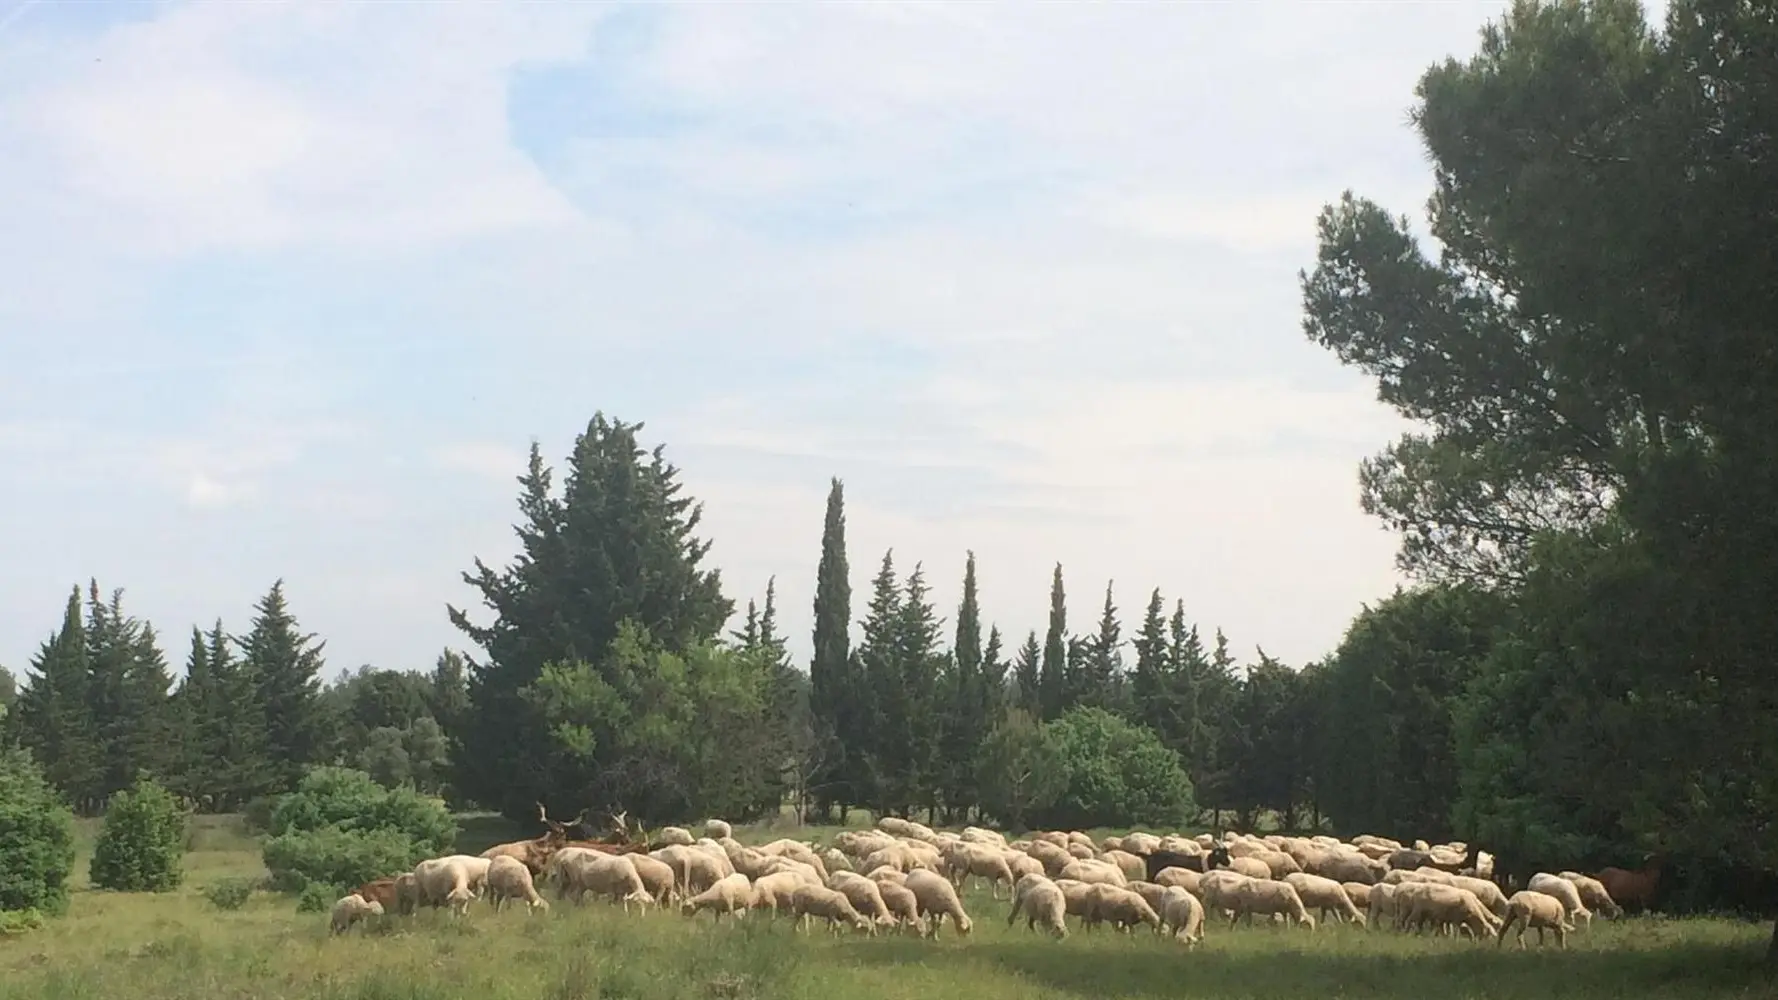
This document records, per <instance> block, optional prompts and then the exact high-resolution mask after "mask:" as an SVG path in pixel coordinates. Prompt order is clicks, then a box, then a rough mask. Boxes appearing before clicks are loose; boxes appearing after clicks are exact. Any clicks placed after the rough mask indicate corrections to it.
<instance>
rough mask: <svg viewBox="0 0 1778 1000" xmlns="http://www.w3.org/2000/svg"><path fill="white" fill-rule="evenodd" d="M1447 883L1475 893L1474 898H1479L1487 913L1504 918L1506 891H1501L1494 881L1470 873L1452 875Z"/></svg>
mask: <svg viewBox="0 0 1778 1000" xmlns="http://www.w3.org/2000/svg"><path fill="white" fill-rule="evenodd" d="M1447 884H1449V885H1454V886H1456V887H1457V888H1459V889H1468V890H1469V891H1470V892H1473V893H1475V898H1476V899H1478V900H1481V903H1482V905H1483V906H1485V907H1487V908H1488V912H1489V913H1492V914H1494V916H1496V917H1498V918H1499V919H1501V920H1505V919H1506V893H1504V892H1501V891H1500V887H1499V886H1497V885H1495V884H1494V883H1492V882H1490V881H1488V880H1487V879H1485V878H1476V877H1474V876H1471V875H1453V876H1451V881H1450V882H1449V883H1447Z"/></svg>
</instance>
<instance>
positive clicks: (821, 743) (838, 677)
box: [805, 479, 863, 821]
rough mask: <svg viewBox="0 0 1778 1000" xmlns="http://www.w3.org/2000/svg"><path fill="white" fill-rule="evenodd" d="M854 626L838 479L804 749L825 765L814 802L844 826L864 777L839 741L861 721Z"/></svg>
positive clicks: (826, 532)
mask: <svg viewBox="0 0 1778 1000" xmlns="http://www.w3.org/2000/svg"><path fill="white" fill-rule="evenodd" d="M851 627H852V581H851V570H850V569H849V568H848V565H847V561H846V497H845V487H844V485H843V484H842V483H841V482H840V481H839V480H838V479H834V480H833V481H832V483H831V485H830V486H829V489H828V493H827V513H826V517H825V519H824V522H823V525H822V531H821V563H820V565H819V566H818V567H817V568H816V571H815V626H814V637H813V638H814V654H813V655H812V656H811V657H810V659H809V708H810V713H811V715H810V729H809V734H808V738H807V740H806V741H805V744H806V750H807V752H808V754H809V755H811V756H812V757H818V758H820V760H821V761H822V764H823V766H822V767H821V768H819V769H818V770H817V771H816V772H815V774H814V776H813V780H812V784H813V786H814V788H813V795H814V799H815V803H816V805H817V807H818V808H819V809H820V811H821V813H822V814H823V815H824V816H825V815H827V814H828V813H829V812H830V811H831V810H832V809H833V807H835V806H838V807H839V810H840V819H841V820H842V821H843V820H844V819H845V811H846V808H847V807H848V806H849V805H851V804H853V803H856V802H859V801H861V799H862V793H863V789H862V788H861V787H860V786H859V785H858V784H857V781H858V779H859V776H860V775H861V774H862V772H863V762H862V757H861V756H860V753H859V751H858V750H856V749H855V748H854V745H853V744H852V742H851V741H841V740H840V738H839V734H840V733H847V732H852V731H853V729H854V727H855V726H856V725H858V724H859V723H860V721H861V716H860V712H861V707H860V706H859V705H858V704H857V699H858V698H859V691H860V687H861V683H862V678H861V677H859V676H858V675H857V674H856V673H855V672H854V671H853V669H852V668H853V665H854V664H853V659H852V639H851ZM828 748H831V751H829V749H828Z"/></svg>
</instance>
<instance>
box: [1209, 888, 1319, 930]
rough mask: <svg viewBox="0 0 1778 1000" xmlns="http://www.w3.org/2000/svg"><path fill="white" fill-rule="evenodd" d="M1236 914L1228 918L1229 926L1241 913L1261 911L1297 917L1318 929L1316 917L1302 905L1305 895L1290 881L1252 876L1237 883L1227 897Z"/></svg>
mask: <svg viewBox="0 0 1778 1000" xmlns="http://www.w3.org/2000/svg"><path fill="white" fill-rule="evenodd" d="M1227 901H1228V903H1229V904H1231V905H1230V906H1229V909H1230V910H1231V911H1232V913H1233V915H1232V916H1231V917H1230V918H1229V926H1230V927H1233V926H1234V925H1235V921H1237V920H1239V919H1240V918H1241V916H1242V915H1244V914H1245V915H1253V914H1259V915H1261V916H1270V915H1272V914H1274V913H1276V914H1281V915H1282V916H1283V917H1284V919H1285V920H1286V921H1287V922H1288V921H1295V922H1297V923H1299V924H1301V925H1303V926H1304V927H1307V928H1308V929H1309V930H1311V931H1313V930H1314V929H1315V918H1314V917H1312V916H1310V915H1309V911H1308V909H1307V908H1306V907H1304V906H1303V899H1302V897H1301V896H1298V895H1297V892H1296V889H1295V888H1293V887H1292V886H1291V884H1290V883H1289V882H1273V881H1270V880H1267V879H1260V878H1250V879H1248V880H1247V881H1245V882H1242V883H1241V884H1239V885H1238V886H1236V887H1235V890H1234V892H1232V893H1230V894H1229V896H1228V899H1227Z"/></svg>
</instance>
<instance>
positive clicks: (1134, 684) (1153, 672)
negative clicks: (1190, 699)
mask: <svg viewBox="0 0 1778 1000" xmlns="http://www.w3.org/2000/svg"><path fill="white" fill-rule="evenodd" d="M1180 614H1181V621H1182V622H1183V620H1184V610H1183V608H1182V609H1181V612H1180ZM1133 645H1134V646H1135V647H1136V668H1135V669H1134V670H1133V671H1131V673H1130V701H1131V705H1132V714H1133V716H1134V718H1135V720H1136V721H1137V722H1140V723H1141V724H1143V725H1145V726H1147V727H1148V728H1150V729H1152V730H1154V731H1155V734H1156V735H1158V736H1159V737H1160V738H1161V742H1162V743H1164V744H1166V745H1167V747H1169V748H1170V749H1172V750H1174V751H1178V750H1181V749H1182V746H1181V743H1182V740H1181V738H1180V737H1181V733H1180V732H1179V720H1178V706H1177V705H1176V704H1175V702H1174V697H1175V690H1174V687H1175V683H1174V682H1175V680H1176V673H1175V669H1174V668H1175V661H1174V660H1173V659H1172V657H1171V656H1170V655H1169V654H1170V650H1169V648H1168V643H1167V619H1166V602H1165V601H1163V600H1162V599H1161V589H1160V588H1159V587H1156V588H1155V589H1154V592H1153V593H1151V594H1149V595H1148V610H1147V611H1146V612H1144V614H1143V616H1142V629H1141V631H1139V632H1138V633H1137V634H1136V639H1135V642H1134V643H1133Z"/></svg>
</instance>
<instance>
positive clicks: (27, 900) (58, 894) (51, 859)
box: [0, 749, 74, 926]
mask: <svg viewBox="0 0 1778 1000" xmlns="http://www.w3.org/2000/svg"><path fill="white" fill-rule="evenodd" d="M73 870H74V813H73V812H72V811H71V810H69V808H68V807H67V806H66V805H64V804H62V801H61V799H60V798H59V797H57V795H56V793H55V792H54V791H52V790H51V789H50V787H49V785H48V784H46V783H45V782H44V780H43V772H42V771H40V770H38V768H37V764H36V762H34V761H33V760H32V759H31V757H30V755H29V754H27V753H26V752H24V751H23V750H4V749H0V913H5V912H9V911H36V912H37V913H40V914H45V915H48V916H59V915H61V914H62V913H64V912H66V911H67V909H68V876H69V875H70V874H71V873H72V872H73ZM26 919H27V918H25V917H23V916H20V917H9V918H7V920H8V922H9V925H10V924H12V923H18V922H20V921H26ZM35 919H36V918H34V917H33V918H30V920H35ZM33 926H34V924H33Z"/></svg>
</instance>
